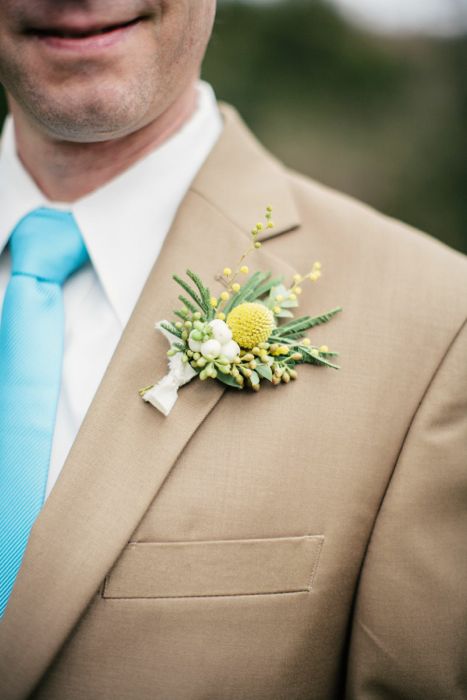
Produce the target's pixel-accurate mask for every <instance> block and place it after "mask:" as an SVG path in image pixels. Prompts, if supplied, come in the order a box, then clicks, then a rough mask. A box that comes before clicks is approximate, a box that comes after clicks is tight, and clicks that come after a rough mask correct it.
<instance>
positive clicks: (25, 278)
mask: <svg viewBox="0 0 467 700" xmlns="http://www.w3.org/2000/svg"><path fill="white" fill-rule="evenodd" d="M10 251H11V260H12V272H11V278H10V281H9V284H8V286H7V289H6V293H5V299H4V302H3V311H2V318H1V323H0V617H1V616H2V615H3V612H4V610H5V607H6V604H7V601H8V598H9V596H10V593H11V590H12V588H13V584H14V582H15V579H16V575H17V573H18V570H19V568H20V566H21V561H22V559H23V555H24V551H25V549H26V545H27V542H28V538H29V533H30V530H31V528H32V526H33V523H34V521H35V519H36V518H37V516H38V514H39V511H40V510H41V508H42V505H43V503H44V498H45V489H46V485H47V475H48V469H49V461H50V452H51V447H52V437H53V433H54V426H55V416H56V411H57V402H58V396H59V390H60V381H61V373H62V359H63V335H64V314H63V294H62V285H63V284H64V282H65V280H66V279H67V278H68V277H69V276H70V275H71V274H72V273H73V272H75V271H76V270H77V269H78V268H79V267H81V266H82V265H83V264H84V263H85V262H86V261H87V260H88V255H87V251H86V248H85V246H84V243H83V240H82V238H81V234H80V232H79V229H78V226H77V224H76V222H75V220H74V218H73V215H72V214H71V213H70V212H64V211H58V210H54V209H46V208H40V209H36V210H35V211H33V212H32V213H31V214H28V215H27V216H25V217H24V218H23V219H21V221H20V222H19V223H18V225H17V226H16V228H15V229H14V231H13V233H12V234H11V238H10Z"/></svg>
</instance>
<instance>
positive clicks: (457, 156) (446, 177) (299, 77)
mask: <svg viewBox="0 0 467 700" xmlns="http://www.w3.org/2000/svg"><path fill="white" fill-rule="evenodd" d="M409 2H410V0H409ZM446 2H448V0H446ZM203 74H204V77H205V79H206V80H208V81H210V82H211V83H212V84H213V85H214V88H215V90H216V93H217V95H218V97H219V98H221V99H223V100H226V101H228V102H231V103H232V104H234V105H235V106H236V107H237V108H238V109H239V111H240V112H241V114H242V115H243V117H244V118H245V120H246V121H247V123H248V124H249V126H250V127H251V128H252V129H253V130H254V131H255V133H256V134H257V135H258V137H259V138H260V139H261V140H262V141H263V143H264V144H265V145H266V146H267V147H268V148H269V149H270V150H271V151H273V152H274V153H275V154H276V155H278V156H279V157H280V158H281V159H282V160H283V161H284V162H285V163H286V164H287V165H289V166H290V167H293V168H295V169H297V170H299V171H301V172H304V173H306V174H308V175H310V176H312V177H314V178H316V179H317V180H319V181H321V182H323V183H325V184H327V185H331V186H332V187H335V188H337V189H339V190H342V191H344V192H347V193H349V194H352V195H354V196H356V197H358V198H359V199H362V200H364V201H366V202H368V203H369V204H371V205H373V206H375V207H376V208H378V209H379V210H381V211H383V212H385V213H387V214H389V215H391V216H395V217H397V218H400V219H403V220H404V221H407V222H408V223H410V224H412V225H414V226H416V227H418V228H421V229H423V230H425V231H427V232H428V233H431V234H432V235H434V236H437V237H438V238H440V239H442V240H443V241H445V242H446V243H448V244H449V245H451V246H453V247H454V248H457V249H459V250H462V251H464V252H467V77H466V74H467V36H465V35H464V36H457V37H456V38H444V39H442V38H430V37H427V36H421V35H420V36H410V37H407V36H403V35H389V34H376V33H372V32H370V31H368V30H364V29H361V28H357V27H356V25H354V24H350V23H348V22H347V21H345V20H344V19H343V18H342V16H341V15H340V14H337V13H336V11H335V10H334V9H333V8H332V6H331V5H330V4H328V3H327V2H325V0H282V1H280V0H276V2H267V1H264V0H263V2H262V3H259V4H254V3H251V1H250V2H246V1H245V2H242V1H241V0H219V9H218V14H217V19H216V24H215V28H214V35H213V38H212V40H211V44H210V47H209V49H208V53H207V56H206V60H205V64H204V70H203ZM4 112H5V102H4V98H3V95H0V119H1V118H2V117H3V114H4Z"/></svg>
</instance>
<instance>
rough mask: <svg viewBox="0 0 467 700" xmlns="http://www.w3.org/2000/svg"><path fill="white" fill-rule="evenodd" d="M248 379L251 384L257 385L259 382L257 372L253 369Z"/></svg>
mask: <svg viewBox="0 0 467 700" xmlns="http://www.w3.org/2000/svg"><path fill="white" fill-rule="evenodd" d="M249 381H250V383H251V385H252V386H257V385H258V384H259V382H260V379H259V377H258V374H257V373H256V372H255V371H254V370H253V372H252V373H251V375H250V377H249Z"/></svg>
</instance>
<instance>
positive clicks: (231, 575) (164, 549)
mask: <svg viewBox="0 0 467 700" xmlns="http://www.w3.org/2000/svg"><path fill="white" fill-rule="evenodd" d="M322 543H323V537H322V536H319V535H314V536H311V535H307V536H303V537H277V538H268V539H251V540H222V541H218V540H215V541H203V542H161V543H154V542H138V543H132V544H130V545H128V547H126V548H125V550H124V551H123V553H122V555H121V557H120V559H119V560H118V561H117V563H116V565H115V567H114V568H113V570H112V571H111V572H110V575H109V576H108V577H107V579H106V582H105V586H104V591H103V596H104V598H179V597H198V596H229V595H253V594H267V593H293V592H299V591H309V590H310V589H311V586H312V584H313V578H314V575H315V571H316V567H317V564H318V559H319V553H320V549H321V545H322Z"/></svg>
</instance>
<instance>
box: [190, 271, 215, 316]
mask: <svg viewBox="0 0 467 700" xmlns="http://www.w3.org/2000/svg"><path fill="white" fill-rule="evenodd" d="M186 274H187V275H188V277H189V278H190V279H191V280H192V281H193V282H194V283H195V285H196V287H197V289H198V291H199V293H200V296H201V301H202V302H203V306H204V311H205V312H206V314H207V316H208V317H209V318H211V317H212V316H213V315H214V309H213V307H212V306H211V294H210V292H209V289H208V288H207V287H206V286H205V285H204V283H203V281H202V279H201V277H200V276H199V275H197V274H196V272H192V271H191V270H187V271H186Z"/></svg>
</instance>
